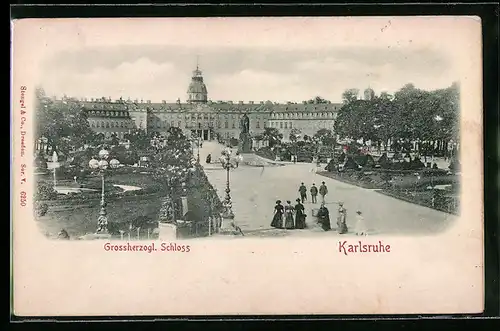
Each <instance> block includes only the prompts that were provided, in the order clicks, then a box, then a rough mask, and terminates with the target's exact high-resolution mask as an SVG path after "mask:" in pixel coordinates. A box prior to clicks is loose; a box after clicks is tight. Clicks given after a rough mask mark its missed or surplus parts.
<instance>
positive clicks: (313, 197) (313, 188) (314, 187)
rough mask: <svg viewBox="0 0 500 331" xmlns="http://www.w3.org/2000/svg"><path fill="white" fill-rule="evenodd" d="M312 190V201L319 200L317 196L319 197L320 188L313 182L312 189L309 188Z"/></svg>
mask: <svg viewBox="0 0 500 331" xmlns="http://www.w3.org/2000/svg"><path fill="white" fill-rule="evenodd" d="M309 191H310V192H311V202H312V203H316V202H318V200H317V197H318V188H317V187H316V184H314V183H313V185H312V186H311V189H310V190H309Z"/></svg>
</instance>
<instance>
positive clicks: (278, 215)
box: [271, 200, 284, 229]
mask: <svg viewBox="0 0 500 331" xmlns="http://www.w3.org/2000/svg"><path fill="white" fill-rule="evenodd" d="M283 210H284V208H283V205H282V204H281V200H277V201H276V206H274V216H273V221H272V222H271V226H272V227H273V228H276V229H283Z"/></svg>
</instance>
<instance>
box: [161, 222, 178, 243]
mask: <svg viewBox="0 0 500 331" xmlns="http://www.w3.org/2000/svg"><path fill="white" fill-rule="evenodd" d="M158 239H159V240H161V241H168V240H176V239H177V226H176V225H175V224H173V223H165V222H158Z"/></svg>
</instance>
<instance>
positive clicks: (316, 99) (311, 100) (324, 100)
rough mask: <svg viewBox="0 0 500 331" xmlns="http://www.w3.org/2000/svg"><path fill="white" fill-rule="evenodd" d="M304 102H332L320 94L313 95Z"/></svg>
mask: <svg viewBox="0 0 500 331" xmlns="http://www.w3.org/2000/svg"><path fill="white" fill-rule="evenodd" d="M305 102H306V103H309V104H319V103H332V102H331V101H329V100H326V99H323V98H322V97H320V96H317V97H314V98H313V99H310V100H307V101H305Z"/></svg>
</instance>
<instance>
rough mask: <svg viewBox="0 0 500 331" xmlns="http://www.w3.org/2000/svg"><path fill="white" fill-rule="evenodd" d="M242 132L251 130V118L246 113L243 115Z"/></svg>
mask: <svg viewBox="0 0 500 331" xmlns="http://www.w3.org/2000/svg"><path fill="white" fill-rule="evenodd" d="M241 132H242V133H249V132H250V119H249V118H248V116H247V114H244V115H243V117H242V118H241Z"/></svg>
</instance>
